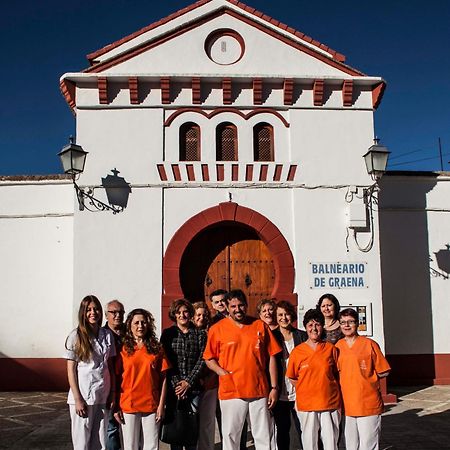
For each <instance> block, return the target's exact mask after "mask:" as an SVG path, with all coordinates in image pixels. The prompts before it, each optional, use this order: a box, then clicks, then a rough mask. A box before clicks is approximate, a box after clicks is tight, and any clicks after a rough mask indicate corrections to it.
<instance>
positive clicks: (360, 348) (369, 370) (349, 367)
mask: <svg viewBox="0 0 450 450" xmlns="http://www.w3.org/2000/svg"><path fill="white" fill-rule="evenodd" d="M336 347H337V348H338V349H339V357H338V369H339V374H340V383H341V391H342V398H343V400H344V409H345V415H346V416H353V417H360V416H375V415H378V414H382V413H383V400H382V398H381V392H380V383H379V379H378V374H380V373H383V372H387V371H388V370H390V369H391V367H390V366H389V364H388V362H387V361H386V358H385V357H384V356H383V354H382V353H381V350H380V347H379V346H378V344H377V343H376V342H375V341H373V340H372V339H369V338H366V337H365V336H358V337H357V338H356V340H355V342H354V343H353V345H352V346H351V347H349V346H348V344H347V342H346V341H345V339H341V340H340V341H338V342H337V344H336Z"/></svg>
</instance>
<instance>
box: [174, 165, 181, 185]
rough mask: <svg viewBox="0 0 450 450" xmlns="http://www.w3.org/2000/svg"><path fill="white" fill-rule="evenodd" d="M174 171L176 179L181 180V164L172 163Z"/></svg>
mask: <svg viewBox="0 0 450 450" xmlns="http://www.w3.org/2000/svg"><path fill="white" fill-rule="evenodd" d="M172 173H173V178H174V179H175V181H181V172H180V166H179V165H178V164H172Z"/></svg>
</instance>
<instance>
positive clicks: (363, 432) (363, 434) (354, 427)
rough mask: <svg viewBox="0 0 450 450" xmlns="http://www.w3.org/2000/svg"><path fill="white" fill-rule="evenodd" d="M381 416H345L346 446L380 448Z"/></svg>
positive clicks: (357, 449)
mask: <svg viewBox="0 0 450 450" xmlns="http://www.w3.org/2000/svg"><path fill="white" fill-rule="evenodd" d="M380 431H381V416H380V415H377V416H366V417H349V416H345V448H346V449H347V450H378V440H379V437H380Z"/></svg>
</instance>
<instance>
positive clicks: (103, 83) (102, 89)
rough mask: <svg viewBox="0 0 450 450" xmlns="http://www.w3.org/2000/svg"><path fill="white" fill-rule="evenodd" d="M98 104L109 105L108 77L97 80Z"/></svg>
mask: <svg viewBox="0 0 450 450" xmlns="http://www.w3.org/2000/svg"><path fill="white" fill-rule="evenodd" d="M97 87H98V102H99V103H100V105H107V104H108V103H109V102H108V79H107V78H106V77H98V78H97Z"/></svg>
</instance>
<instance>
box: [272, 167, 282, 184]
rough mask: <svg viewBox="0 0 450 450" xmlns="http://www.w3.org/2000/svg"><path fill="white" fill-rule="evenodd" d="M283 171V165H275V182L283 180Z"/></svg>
mask: <svg viewBox="0 0 450 450" xmlns="http://www.w3.org/2000/svg"><path fill="white" fill-rule="evenodd" d="M282 169H283V166H282V165H281V164H276V165H275V170H274V173H273V181H280V180H281V170H282Z"/></svg>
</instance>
